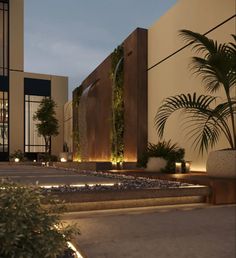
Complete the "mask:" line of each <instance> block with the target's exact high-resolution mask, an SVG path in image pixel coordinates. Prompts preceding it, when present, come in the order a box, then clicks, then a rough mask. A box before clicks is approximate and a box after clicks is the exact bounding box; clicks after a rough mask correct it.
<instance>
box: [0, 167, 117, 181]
mask: <svg viewBox="0 0 236 258" xmlns="http://www.w3.org/2000/svg"><path fill="white" fill-rule="evenodd" d="M1 178H9V179H11V180H12V181H14V182H18V183H23V184H35V183H36V181H37V182H38V184H39V185H65V184H66V185H68V184H105V183H115V182H117V181H118V180H115V179H110V178H103V177H98V176H91V175H89V176H88V175H82V174H77V173H75V172H73V171H68V170H63V169H55V168H50V167H39V166H28V165H27V166H25V165H1V166H0V179H1Z"/></svg>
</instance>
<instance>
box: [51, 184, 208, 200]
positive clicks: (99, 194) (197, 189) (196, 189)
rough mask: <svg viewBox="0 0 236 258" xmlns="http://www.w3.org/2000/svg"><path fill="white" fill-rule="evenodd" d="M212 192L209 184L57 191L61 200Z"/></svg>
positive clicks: (141, 197)
mask: <svg viewBox="0 0 236 258" xmlns="http://www.w3.org/2000/svg"><path fill="white" fill-rule="evenodd" d="M209 194H210V189H209V188H208V187H207V186H187V187H179V188H168V189H135V190H120V191H94V192H68V193H55V194H54V195H56V196H57V197H58V199H59V200H63V201H65V202H70V203H75V202H95V201H97V202H99V201H116V200H135V199H148V198H163V197H184V196H204V197H207V196H208V195H209Z"/></svg>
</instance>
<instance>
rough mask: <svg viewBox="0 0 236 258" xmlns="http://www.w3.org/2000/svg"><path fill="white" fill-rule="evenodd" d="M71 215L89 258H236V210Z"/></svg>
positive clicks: (212, 209) (211, 208) (189, 209)
mask: <svg viewBox="0 0 236 258" xmlns="http://www.w3.org/2000/svg"><path fill="white" fill-rule="evenodd" d="M191 207H194V206H191V205H190V206H183V208H181V209H180V208H170V209H167V208H152V209H150V208H149V209H146V208H145V209H144V208H143V209H137V210H135V211H132V210H123V211H121V210H120V211H112V212H108V211H103V212H90V213H88V212H87V213H75V214H68V215H67V216H66V218H67V219H68V220H69V221H70V222H77V223H78V226H79V228H80V229H81V233H82V234H81V235H80V236H78V239H77V243H78V245H79V246H80V248H81V250H82V252H84V253H85V254H86V255H87V256H86V257H88V258H124V257H128V258H233V257H236V250H235V249H236V206H224V207H223V206H221V207H220V206H208V207H201V208H197V209H196V208H194V209H191Z"/></svg>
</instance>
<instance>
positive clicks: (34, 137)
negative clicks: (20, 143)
mask: <svg viewBox="0 0 236 258" xmlns="http://www.w3.org/2000/svg"><path fill="white" fill-rule="evenodd" d="M43 98H45V97H44V96H32V95H25V152H45V142H44V139H43V137H42V136H39V135H38V132H37V127H36V124H37V121H34V119H33V116H34V114H35V112H36V111H37V110H38V108H39V105H40V102H41V100H42V99H43Z"/></svg>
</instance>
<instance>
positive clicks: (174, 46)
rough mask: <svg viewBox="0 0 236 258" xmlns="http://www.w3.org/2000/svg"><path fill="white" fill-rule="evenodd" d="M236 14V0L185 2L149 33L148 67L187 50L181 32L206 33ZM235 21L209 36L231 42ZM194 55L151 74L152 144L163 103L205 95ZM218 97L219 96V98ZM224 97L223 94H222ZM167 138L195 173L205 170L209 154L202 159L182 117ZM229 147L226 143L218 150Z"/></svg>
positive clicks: (172, 61) (177, 58)
mask: <svg viewBox="0 0 236 258" xmlns="http://www.w3.org/2000/svg"><path fill="white" fill-rule="evenodd" d="M234 13H235V1H234V0H225V1H222V0H191V1H189V0H181V1H179V2H177V4H176V5H175V6H174V7H173V8H172V9H170V10H169V11H168V12H167V13H166V14H165V15H164V16H162V17H161V18H160V19H159V20H158V21H157V22H156V23H154V24H153V25H152V26H151V27H150V28H149V30H148V67H149V68H150V67H151V66H152V65H154V64H156V63H158V62H159V61H161V60H163V59H164V58H166V57H167V56H169V55H170V54H172V53H174V52H175V51H177V50H178V49H179V48H181V47H183V46H184V45H185V43H184V42H183V40H182V39H181V38H180V37H179V36H178V31H179V30H180V29H189V30H193V31H196V32H200V33H205V32H207V31H209V30H210V29H212V28H214V27H215V26H217V25H219V24H220V23H222V22H223V21H225V20H227V19H228V18H230V17H231V16H233V15H234ZM235 22H236V21H235V18H234V19H231V20H230V21H228V22H226V23H225V24H224V25H222V26H220V27H218V28H216V29H215V30H214V31H212V32H210V33H209V34H208V35H207V36H208V37H210V38H213V39H216V40H218V41H220V42H228V41H230V40H231V37H230V34H233V33H235V29H236V27H235ZM193 55H194V53H193V52H191V51H190V49H184V50H182V51H180V52H179V53H177V54H175V55H173V56H172V57H170V58H168V59H167V60H165V61H163V62H162V63H160V64H159V65H157V66H156V67H154V68H153V69H151V70H149V71H148V141H149V142H157V141H158V140H159V139H158V137H157V134H156V130H155V128H154V117H155V114H156V111H157V108H158V107H159V106H160V104H161V101H162V100H163V99H164V98H166V97H169V96H172V95H175V94H180V93H191V92H197V93H199V94H200V93H205V91H204V90H203V87H202V83H201V80H200V78H196V77H194V76H192V74H191V72H190V71H189V61H190V57H191V56H193ZM217 95H218V94H217ZM221 96H223V94H222V93H221ZM166 129H167V130H166V132H165V134H164V138H165V139H166V140H168V139H172V141H173V142H177V143H178V144H179V145H180V146H181V147H184V148H185V150H186V160H190V161H192V170H202V171H204V170H205V163H206V158H207V154H204V156H203V157H202V156H199V155H198V152H197V151H195V150H194V149H193V147H192V142H191V141H189V140H188V139H187V138H186V134H185V133H184V131H183V128H182V127H181V125H180V119H179V116H178V115H175V116H173V117H172V118H171V119H170V120H169V122H168V124H167V128H166ZM225 147H228V145H227V143H226V142H225V141H224V139H221V140H220V143H219V144H218V145H217V146H216V147H215V149H221V148H225Z"/></svg>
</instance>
